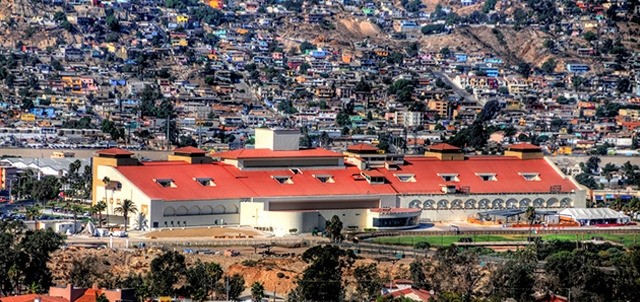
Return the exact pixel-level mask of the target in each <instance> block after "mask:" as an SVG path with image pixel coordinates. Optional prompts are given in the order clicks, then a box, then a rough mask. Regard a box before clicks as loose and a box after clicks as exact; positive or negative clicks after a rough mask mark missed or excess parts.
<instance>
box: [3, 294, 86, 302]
mask: <svg viewBox="0 0 640 302" xmlns="http://www.w3.org/2000/svg"><path fill="white" fill-rule="evenodd" d="M36 298H40V301H42V302H69V300H67V299H64V298H60V297H51V296H46V295H38V294H28V295H19V296H11V297H1V298H0V301H1V302H33V300H35V299H36ZM92 302H95V300H93V301H92Z"/></svg>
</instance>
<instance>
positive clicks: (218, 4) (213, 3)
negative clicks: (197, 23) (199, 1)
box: [205, 0, 224, 9]
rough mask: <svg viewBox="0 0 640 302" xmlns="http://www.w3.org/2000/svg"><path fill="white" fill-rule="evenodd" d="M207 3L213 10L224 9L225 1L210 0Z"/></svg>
mask: <svg viewBox="0 0 640 302" xmlns="http://www.w3.org/2000/svg"><path fill="white" fill-rule="evenodd" d="M205 3H206V4H207V5H209V6H210V7H211V8H215V9H223V8H224V0H209V1H205Z"/></svg>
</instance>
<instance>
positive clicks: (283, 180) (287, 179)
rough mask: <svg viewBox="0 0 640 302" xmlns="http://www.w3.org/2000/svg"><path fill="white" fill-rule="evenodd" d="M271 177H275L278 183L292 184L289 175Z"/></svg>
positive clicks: (273, 176)
mask: <svg viewBox="0 0 640 302" xmlns="http://www.w3.org/2000/svg"><path fill="white" fill-rule="evenodd" d="M271 178H273V179H275V180H276V181H277V182H278V183H280V184H283V185H284V184H287V185H292V184H293V180H291V176H288V175H272V176H271Z"/></svg>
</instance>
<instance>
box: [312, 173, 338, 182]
mask: <svg viewBox="0 0 640 302" xmlns="http://www.w3.org/2000/svg"><path fill="white" fill-rule="evenodd" d="M313 177H314V178H315V179H317V180H318V181H319V182H321V183H330V184H332V183H335V181H334V180H333V175H328V174H323V175H313Z"/></svg>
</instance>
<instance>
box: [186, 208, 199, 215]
mask: <svg viewBox="0 0 640 302" xmlns="http://www.w3.org/2000/svg"><path fill="white" fill-rule="evenodd" d="M188 214H189V215H200V207H198V206H192V207H190V208H189V213H188Z"/></svg>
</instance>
